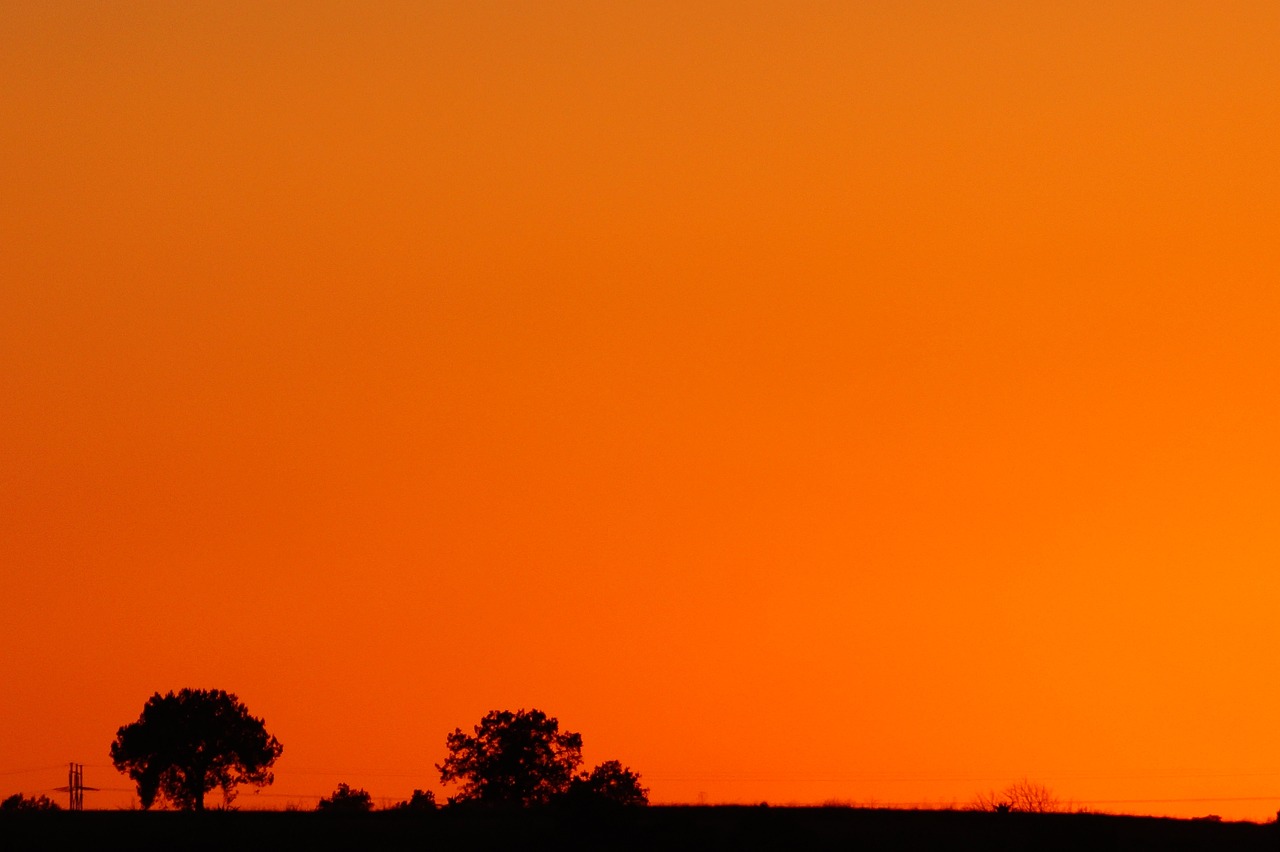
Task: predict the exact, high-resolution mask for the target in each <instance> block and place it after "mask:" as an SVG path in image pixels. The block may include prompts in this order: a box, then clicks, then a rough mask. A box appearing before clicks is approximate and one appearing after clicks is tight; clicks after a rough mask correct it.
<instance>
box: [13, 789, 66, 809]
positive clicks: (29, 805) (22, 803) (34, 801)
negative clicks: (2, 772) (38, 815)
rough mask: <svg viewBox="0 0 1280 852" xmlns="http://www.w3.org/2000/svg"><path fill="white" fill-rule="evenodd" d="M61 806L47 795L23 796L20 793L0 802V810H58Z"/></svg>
mask: <svg viewBox="0 0 1280 852" xmlns="http://www.w3.org/2000/svg"><path fill="white" fill-rule="evenodd" d="M60 810H62V808H61V807H59V806H58V803H57V802H55V801H53V800H52V799H50V798H49V797H48V796H45V795H40V796H24V795H22V794H21V793H14V794H13V795H12V796H10V797H9V798H7V799H5V800H4V801H3V802H0V811H6V812H7V811H60Z"/></svg>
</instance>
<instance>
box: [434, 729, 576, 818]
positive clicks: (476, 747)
mask: <svg viewBox="0 0 1280 852" xmlns="http://www.w3.org/2000/svg"><path fill="white" fill-rule="evenodd" d="M474 730H475V733H474V734H464V733H463V732H462V729H461V728H457V729H455V730H454V732H453V733H452V734H449V736H448V738H447V741H446V742H447V746H448V749H449V756H448V757H447V758H445V761H444V763H442V764H437V766H436V769H438V770H439V771H440V780H441V781H443V782H444V783H446V784H452V783H460V784H461V785H462V787H461V790H459V792H458V794H457V795H456V796H455V797H453V798H452V799H451V801H457V802H476V803H480V804H485V805H508V806H509V805H517V806H521V805H539V804H546V803H548V802H550V801H552V800H553V799H555V798H557V797H558V796H561V795H563V794H564V793H565V792H566V791H568V789H569V784H570V782H571V781H572V780H573V775H574V772H576V771H577V769H578V766H579V765H580V764H581V763H582V736H581V735H580V734H575V733H569V732H567V731H566V732H564V733H561V732H560V723H559V722H558V721H557V720H556V719H553V718H551V717H549V716H547V714H545V713H543V712H542V711H541V710H528V711H525V710H519V711H517V712H515V713H512V712H511V711H509V710H501V711H499V710H494V711H492V712H490V713H489V714H488V715H487V716H485V717H484V718H483V719H481V720H480V724H479V725H476V726H475V729H474Z"/></svg>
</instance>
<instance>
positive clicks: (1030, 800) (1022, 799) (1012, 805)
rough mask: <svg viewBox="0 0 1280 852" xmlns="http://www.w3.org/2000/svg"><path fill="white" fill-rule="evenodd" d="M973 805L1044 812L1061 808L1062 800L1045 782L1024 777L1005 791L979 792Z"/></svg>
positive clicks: (1004, 810) (978, 807)
mask: <svg viewBox="0 0 1280 852" xmlns="http://www.w3.org/2000/svg"><path fill="white" fill-rule="evenodd" d="M971 807H972V809H973V810H978V811H994V812H996V813H1011V812H1017V813H1028V814H1043V813H1050V812H1052V811H1057V810H1060V809H1061V802H1060V801H1059V800H1058V797H1057V796H1055V795H1054V794H1053V791H1052V790H1050V789H1049V788H1048V787H1046V786H1045V785H1044V784H1037V783H1036V782H1034V781H1030V780H1028V779H1026V778H1024V779H1022V780H1021V781H1015V782H1014V783H1012V784H1010V785H1009V786H1008V787H1005V788H1004V791H1003V792H1000V793H996V792H995V791H992V792H990V793H979V794H978V796H977V798H976V799H975V800H974V802H973V804H972V805H971Z"/></svg>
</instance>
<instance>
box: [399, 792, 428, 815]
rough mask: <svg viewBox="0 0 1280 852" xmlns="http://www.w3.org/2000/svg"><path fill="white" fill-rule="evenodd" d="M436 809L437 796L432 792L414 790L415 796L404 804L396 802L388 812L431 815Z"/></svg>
mask: <svg viewBox="0 0 1280 852" xmlns="http://www.w3.org/2000/svg"><path fill="white" fill-rule="evenodd" d="M435 809H436V794H435V793H433V792H431V791H430V790H414V791H413V795H412V796H410V797H409V798H408V799H407V800H405V801H403V802H396V803H395V804H394V805H392V806H391V807H390V808H389V809H388V810H393V811H402V812H405V811H407V812H412V813H429V812H431V811H434V810H435Z"/></svg>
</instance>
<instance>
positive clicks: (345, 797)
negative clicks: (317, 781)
mask: <svg viewBox="0 0 1280 852" xmlns="http://www.w3.org/2000/svg"><path fill="white" fill-rule="evenodd" d="M316 810H318V811H321V812H322V813H330V814H367V813H369V811H371V810H373V797H371V796H370V795H369V793H368V791H367V790H352V789H351V788H350V787H348V786H347V785H346V784H339V785H338V789H336V790H334V791H333V795H331V796H330V797H329V798H327V799H321V800H320V803H319V804H317V805H316Z"/></svg>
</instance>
